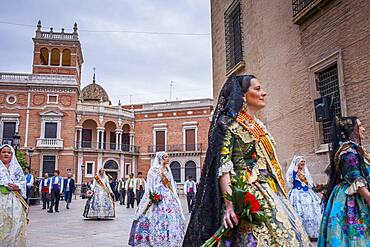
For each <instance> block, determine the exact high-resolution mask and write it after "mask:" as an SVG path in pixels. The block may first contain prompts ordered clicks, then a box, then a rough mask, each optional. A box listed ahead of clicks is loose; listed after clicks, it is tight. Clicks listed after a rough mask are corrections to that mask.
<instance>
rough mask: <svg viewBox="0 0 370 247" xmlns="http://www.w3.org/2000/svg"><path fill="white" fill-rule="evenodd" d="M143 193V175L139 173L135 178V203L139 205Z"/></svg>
mask: <svg viewBox="0 0 370 247" xmlns="http://www.w3.org/2000/svg"><path fill="white" fill-rule="evenodd" d="M144 191H145V179H144V178H143V173H142V172H139V173H138V174H137V178H136V201H137V205H139V203H140V201H141V198H143V195H144Z"/></svg>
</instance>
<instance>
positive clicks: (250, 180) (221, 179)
mask: <svg viewBox="0 0 370 247" xmlns="http://www.w3.org/2000/svg"><path fill="white" fill-rule="evenodd" d="M266 96H267V93H266V92H265V91H264V90H263V88H262V83H261V82H260V81H259V80H258V79H257V78H256V77H255V76H253V75H238V76H230V77H228V79H227V81H226V82H225V84H224V86H223V88H222V89H221V92H220V96H219V99H218V103H217V105H216V108H215V110H214V114H213V117H212V122H211V125H210V129H209V135H208V136H209V142H208V143H209V146H208V150H207V154H206V158H205V162H204V166H203V170H202V177H201V179H200V181H201V182H200V185H199V188H198V190H197V191H198V192H197V198H196V200H195V202H194V205H193V209H192V213H191V217H190V221H189V225H188V229H187V233H186V235H185V239H184V243H183V246H184V247H187V246H201V245H202V244H203V243H204V242H205V241H206V240H207V239H210V238H212V237H213V236H214V234H215V232H216V231H217V230H218V229H219V228H220V227H221V225H224V227H225V228H233V229H232V231H230V232H229V233H228V234H226V235H224V236H223V237H221V238H217V240H218V246H297V247H298V246H299V247H308V246H310V244H311V243H310V240H309V238H308V235H307V233H306V231H305V230H304V228H303V225H302V223H301V220H300V218H299V216H298V215H297V214H296V213H295V212H294V210H293V208H292V206H291V204H290V202H289V200H288V198H287V192H286V190H285V181H284V179H283V176H282V172H281V171H282V168H281V166H280V164H279V161H278V158H277V155H276V149H275V142H274V139H273V137H272V135H271V134H270V133H269V132H268V130H267V128H266V127H265V125H264V124H263V122H262V121H261V120H259V119H258V118H257V112H258V111H260V110H262V109H263V108H264V107H265V105H266V101H265V98H266ZM234 176H237V177H244V178H245V179H243V180H242V181H245V188H246V189H247V191H249V193H253V194H255V195H256V197H257V198H258V200H259V201H261V202H262V203H263V205H264V206H263V207H261V208H260V210H261V211H263V213H265V214H266V215H267V214H269V220H268V221H266V222H263V223H261V224H260V225H257V224H253V223H252V224H251V223H250V222H248V221H246V220H241V219H240V218H239V217H238V215H237V213H236V212H237V211H236V210H237V208H235V207H236V206H237V205H234V204H233V202H232V201H229V200H227V198H226V197H225V196H224V195H225V193H228V194H231V193H232V188H231V186H230V185H231V184H232V183H234V184H235V180H234ZM213 238H214V237H213Z"/></svg>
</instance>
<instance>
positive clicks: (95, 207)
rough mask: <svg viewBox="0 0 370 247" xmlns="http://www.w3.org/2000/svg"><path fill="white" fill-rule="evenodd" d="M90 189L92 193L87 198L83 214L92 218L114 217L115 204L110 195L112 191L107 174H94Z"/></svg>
mask: <svg viewBox="0 0 370 247" xmlns="http://www.w3.org/2000/svg"><path fill="white" fill-rule="evenodd" d="M91 190H92V191H93V192H94V194H93V196H92V197H91V198H89V199H88V200H87V202H86V205H85V211H84V214H83V216H85V217H86V218H92V219H106V218H114V217H115V205H114V200H113V198H112V196H111V194H113V192H112V189H111V188H110V185H109V180H108V178H107V176H105V175H104V177H101V176H99V175H96V176H95V178H94V182H93V184H92V187H91Z"/></svg>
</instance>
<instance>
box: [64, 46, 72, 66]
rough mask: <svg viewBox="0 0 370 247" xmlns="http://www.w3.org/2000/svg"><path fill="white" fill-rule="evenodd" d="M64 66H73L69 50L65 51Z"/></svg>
mask: <svg viewBox="0 0 370 247" xmlns="http://www.w3.org/2000/svg"><path fill="white" fill-rule="evenodd" d="M62 66H71V51H70V50H68V49H65V50H63V56H62Z"/></svg>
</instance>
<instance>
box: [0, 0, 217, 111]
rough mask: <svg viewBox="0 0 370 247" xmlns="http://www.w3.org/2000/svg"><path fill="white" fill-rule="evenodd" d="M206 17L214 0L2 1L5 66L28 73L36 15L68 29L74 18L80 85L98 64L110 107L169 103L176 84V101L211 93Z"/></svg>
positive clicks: (1, 66) (0, 40) (1, 64)
mask: <svg viewBox="0 0 370 247" xmlns="http://www.w3.org/2000/svg"><path fill="white" fill-rule="evenodd" d="M209 15H210V14H209V0H104V1H102V0H16V1H14V0H1V2H0V34H1V35H0V44H1V46H0V47H1V56H0V71H2V72H25V73H30V72H31V67H32V52H33V42H32V37H34V34H35V30H36V24H37V21H38V20H39V19H40V20H41V22H42V26H43V30H49V28H50V27H53V28H54V31H59V30H60V28H62V27H64V28H65V29H66V32H71V29H72V27H73V23H74V22H77V24H78V28H79V38H80V42H81V45H82V50H83V55H84V60H85V62H84V64H83V70H82V85H83V86H85V85H87V84H89V83H91V80H92V74H93V67H96V79H97V82H98V83H99V84H100V85H102V86H103V87H104V88H105V89H106V90H107V92H108V94H109V96H110V99H111V101H112V103H113V104H117V102H118V100H121V102H122V103H125V104H126V103H129V100H130V95H132V96H131V99H132V103H143V102H153V101H164V100H169V98H170V82H171V81H173V91H172V92H173V93H172V100H175V99H192V98H203V97H211V96H212V79H211V45H210V35H209V33H210V16H209ZM6 23H13V24H21V25H10V24H6ZM112 31H113V32H112ZM115 31H121V32H115ZM123 31H129V32H123ZM140 32H150V33H162V34H145V33H140ZM168 33H169V34H168ZM179 33H182V34H183V35H179Z"/></svg>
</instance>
